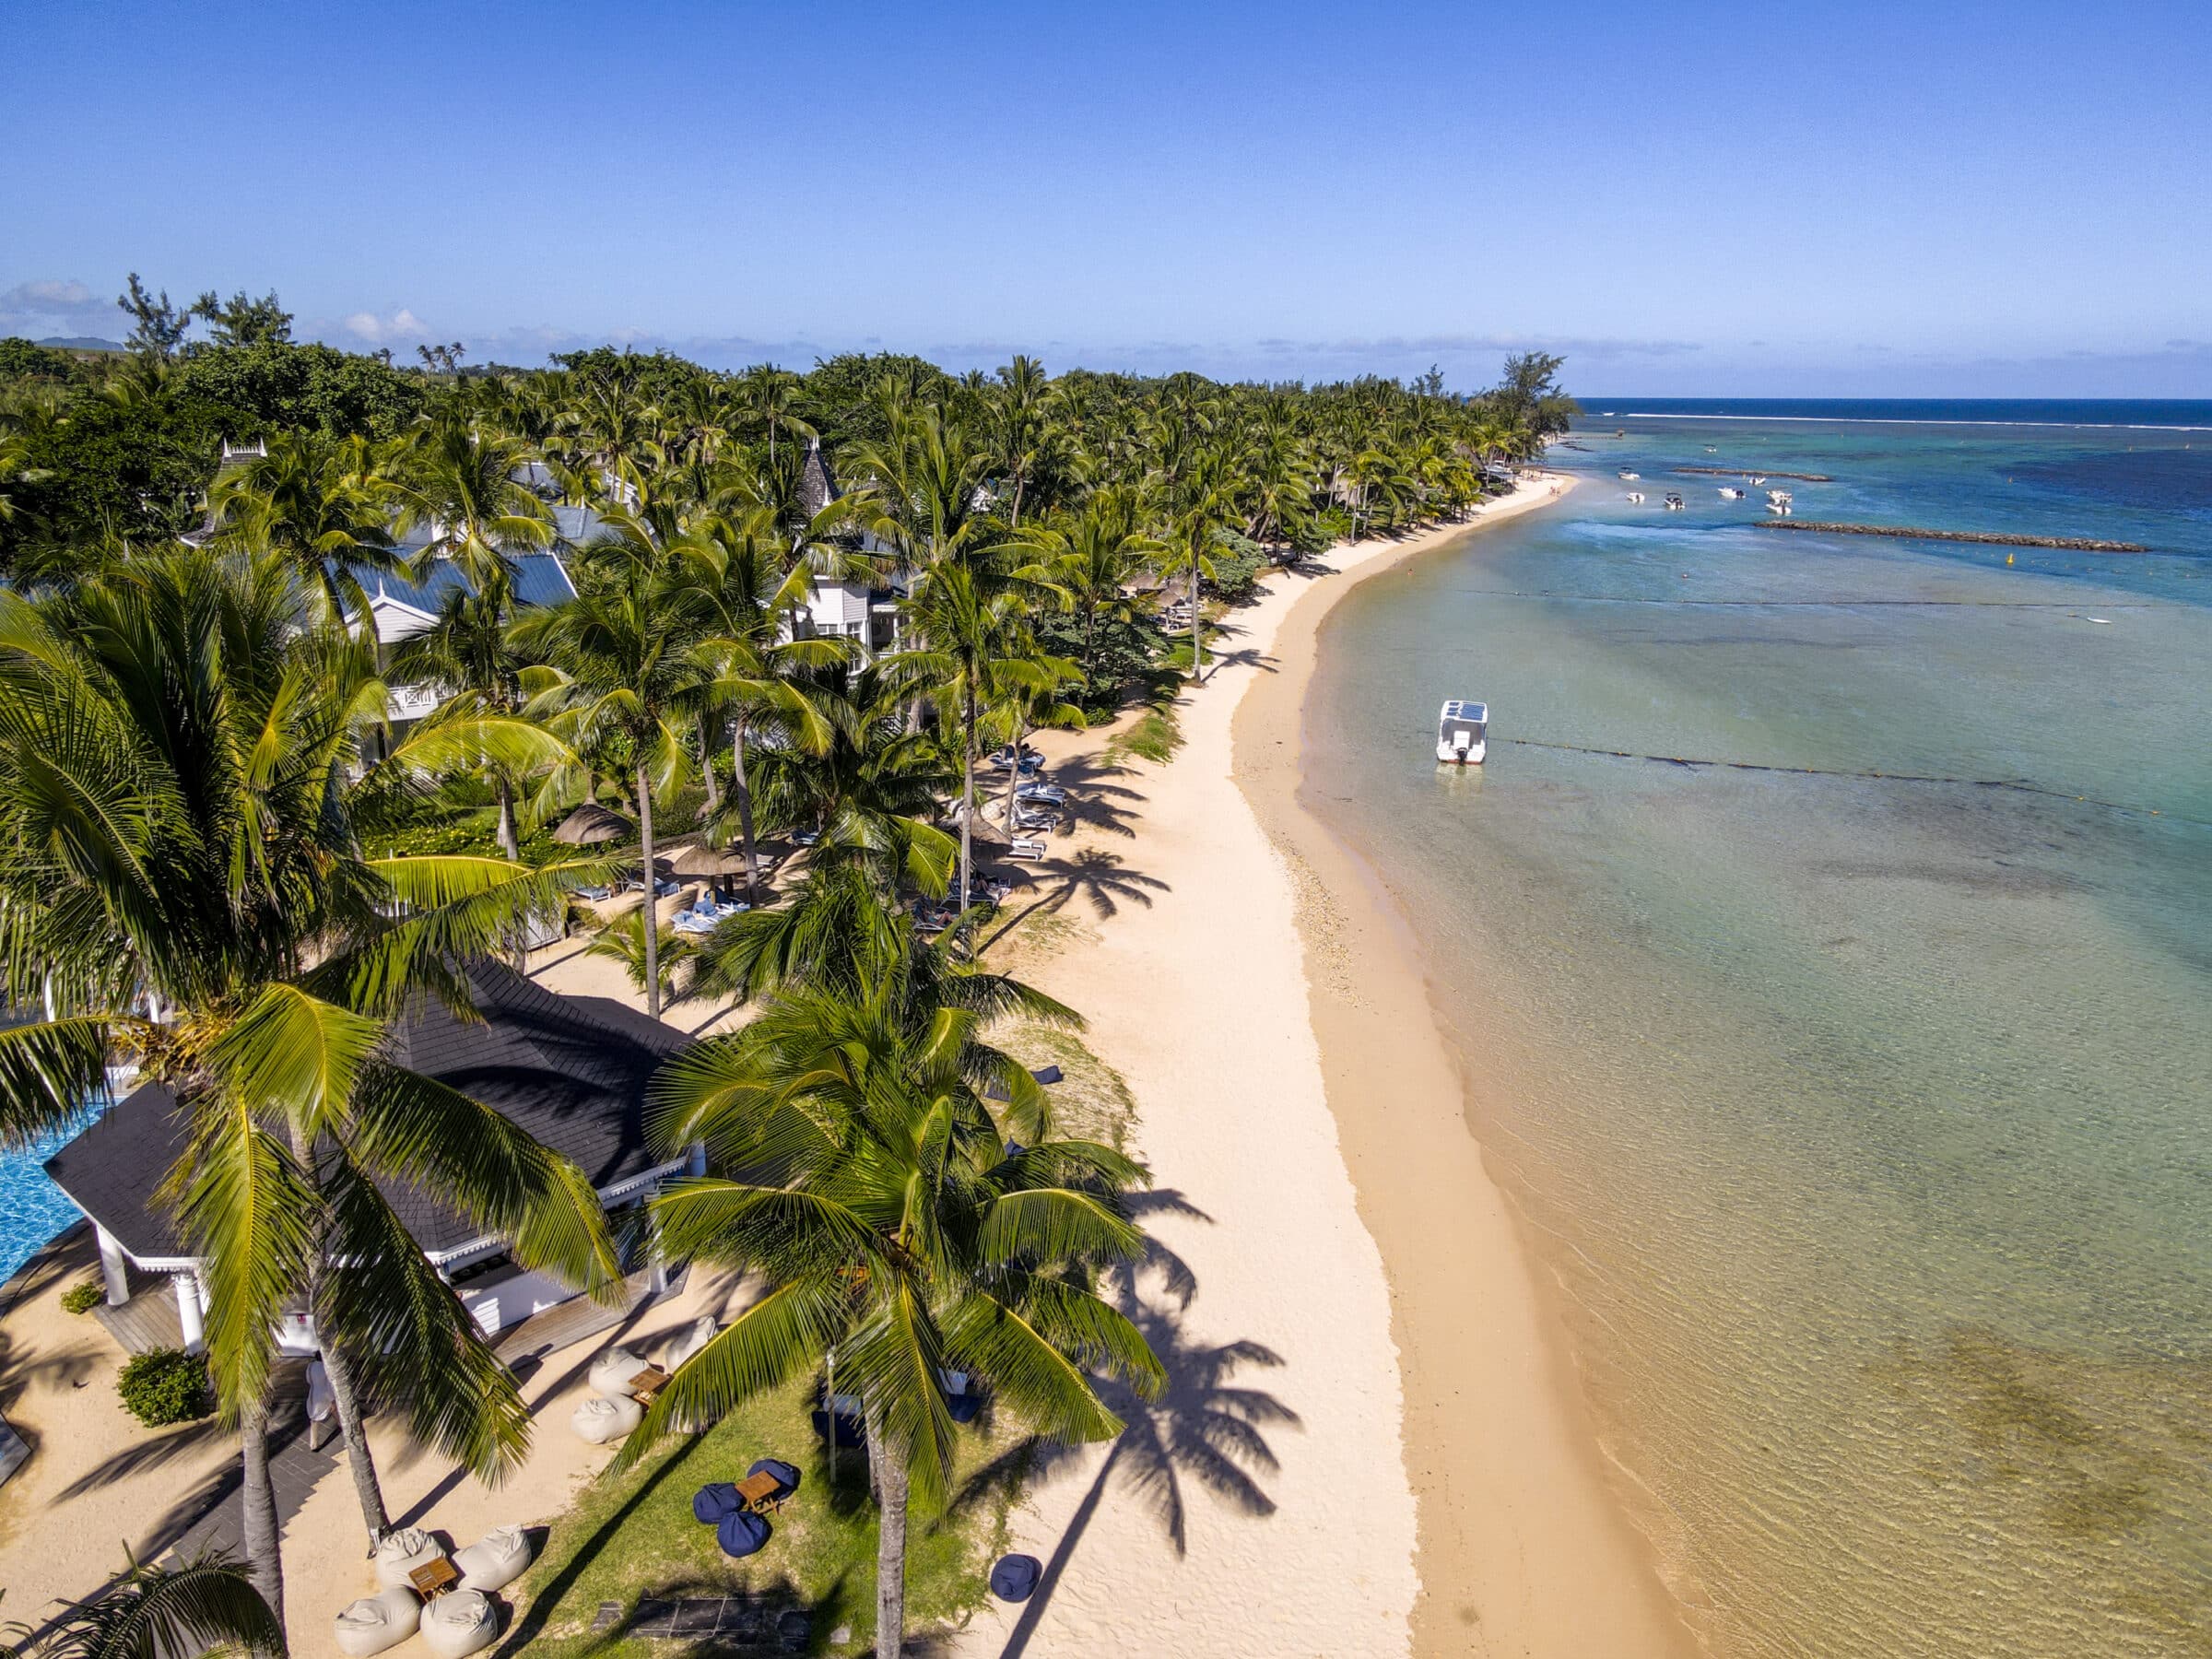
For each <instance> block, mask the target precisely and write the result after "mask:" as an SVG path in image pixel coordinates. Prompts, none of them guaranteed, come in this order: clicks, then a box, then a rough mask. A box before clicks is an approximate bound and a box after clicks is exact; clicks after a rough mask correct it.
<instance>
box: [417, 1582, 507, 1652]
mask: <svg viewBox="0 0 2212 1659" xmlns="http://www.w3.org/2000/svg"><path fill="white" fill-rule="evenodd" d="M499 1634H500V1606H499V1604H498V1603H497V1602H495V1601H493V1600H492V1599H491V1597H490V1596H488V1595H487V1594H484V1592H483V1591H481V1590H448V1591H447V1592H446V1593H445V1594H443V1595H441V1596H438V1597H437V1598H435V1599H434V1600H432V1601H431V1603H430V1604H429V1606H426V1607H425V1608H423V1610H422V1645H423V1646H425V1647H427V1648H429V1650H430V1652H431V1653H436V1654H437V1655H438V1656H439V1659H461V1655H462V1654H464V1653H475V1652H476V1651H477V1649H478V1648H488V1647H489V1646H490V1645H491V1644H492V1642H493V1641H496V1640H497V1639H498V1637H499Z"/></svg>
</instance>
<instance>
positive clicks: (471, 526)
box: [394, 418, 554, 608]
mask: <svg viewBox="0 0 2212 1659" xmlns="http://www.w3.org/2000/svg"><path fill="white" fill-rule="evenodd" d="M529 460H530V448H529V446H528V445H527V444H525V443H524V442H523V441H522V440H520V439H517V438H509V437H505V436H503V435H501V434H500V433H498V432H496V431H491V430H488V429H485V428H484V427H482V426H481V425H479V424H477V423H475V422H472V421H468V420H465V419H461V418H445V419H441V420H435V421H431V422H429V424H428V425H426V426H424V427H422V428H421V429H419V430H418V432H417V433H416V435H415V440H414V442H413V443H412V444H411V445H410V446H409V449H408V452H407V454H406V458H405V460H404V462H403V464H402V465H401V468H400V471H399V476H398V480H397V483H396V486H395V490H394V493H395V495H396V498H397V500H398V502H399V507H400V523H401V525H402V526H403V528H410V529H412V528H427V529H428V530H429V533H430V535H429V541H428V543H426V544H425V546H424V547H423V549H422V551H421V552H420V553H418V555H417V556H416V567H417V570H416V578H417V580H418V581H420V580H422V579H423V578H424V577H426V576H427V575H428V574H429V571H431V570H432V569H433V568H434V567H435V566H436V564H437V562H438V561H439V560H440V559H450V560H452V562H453V565H454V567H455V568H456V569H458V570H459V571H460V572H461V573H462V575H464V576H465V577H466V578H467V579H468V582H469V585H470V586H471V587H473V588H475V589H476V591H477V593H479V594H496V595H497V596H498V598H499V601H500V607H501V608H503V607H504V605H505V603H506V597H507V595H508V594H511V593H512V591H513V586H514V563H515V560H516V559H518V558H520V557H521V556H522V555H524V554H525V553H534V552H538V551H541V550H543V549H544V548H547V547H551V546H552V545H553V539H554V535H553V514H552V512H551V511H550V510H549V509H548V508H547V505H546V503H545V501H544V500H542V499H540V497H539V496H538V495H537V493H536V491H535V490H533V489H532V488H530V487H529V486H528V485H527V484H525V483H524V482H523V480H522V477H521V475H522V473H523V471H524V466H525V465H526V464H527V463H528V462H529Z"/></svg>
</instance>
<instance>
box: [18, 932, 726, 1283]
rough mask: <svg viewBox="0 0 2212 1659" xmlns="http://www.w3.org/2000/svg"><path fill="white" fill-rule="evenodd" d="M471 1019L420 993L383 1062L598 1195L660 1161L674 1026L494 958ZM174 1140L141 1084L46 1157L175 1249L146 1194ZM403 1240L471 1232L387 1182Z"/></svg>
mask: <svg viewBox="0 0 2212 1659" xmlns="http://www.w3.org/2000/svg"><path fill="white" fill-rule="evenodd" d="M469 982H470V986H471V988H472V991H473V993H474V999H475V1002H476V1006H477V1012H478V1013H479V1014H481V1015H482V1016H483V1019H482V1022H481V1023H477V1022H474V1021H465V1020H461V1019H457V1018H454V1017H453V1014H451V1013H450V1012H448V1011H447V1010H446V1009H445V1008H443V1007H442V1006H437V1005H435V1004H429V1003H425V1004H424V1005H422V1006H419V1007H418V1008H417V1009H416V1010H415V1011H414V1012H413V1013H411V1014H410V1015H408V1016H407V1017H406V1018H404V1019H402V1020H400V1021H398V1022H397V1023H396V1024H395V1026H394V1030H393V1032H392V1036H391V1039H390V1046H389V1049H388V1051H387V1052H388V1053H389V1054H390V1056H391V1058H392V1060H393V1062H394V1064H396V1065H403V1066H406V1067H407V1068H409V1069H410V1070H414V1071H418V1072H421V1073H423V1074H424V1075H425V1076H427V1077H434V1078H436V1079H437V1080H438V1081H439V1082H441V1083H443V1084H445V1085H447V1086H448V1087H449V1088H457V1089H459V1090H460V1091H461V1092H463V1093H464V1094H466V1095H468V1096H470V1097H471V1098H473V1099H475V1100H481V1101H482V1102H483V1103H484V1104H485V1105H487V1106H489V1107H492V1108H493V1109H494V1110H496V1111H498V1112H502V1113H504V1114H505V1115H506V1116H507V1117H508V1118H510V1119H511V1120H512V1121H513V1122H514V1123H515V1124H519V1125H520V1126H521V1127H522V1128H524V1129H525V1130H527V1131H529V1133H530V1134H532V1135H535V1136H536V1137H537V1138H538V1139H539V1140H540V1141H542V1142H543V1143H545V1145H547V1146H548V1147H552V1148H553V1149H554V1150H555V1151H557V1152H560V1153H563V1154H565V1155H566V1156H567V1157H569V1158H571V1159H574V1160H575V1162H576V1164H577V1165H578V1166H579V1167H580V1168H581V1169H582V1171H583V1172H584V1174H585V1175H586V1176H587V1177H589V1178H590V1180H591V1182H592V1184H593V1186H594V1187H595V1188H598V1189H599V1190H601V1191H605V1190H606V1189H607V1188H609V1187H612V1186H615V1185H617V1184H618V1183H619V1182H624V1181H626V1180H629V1178H631V1177H633V1176H637V1175H642V1174H644V1173H645V1172H646V1171H648V1170H651V1169H653V1168H654V1167H656V1165H657V1163H658V1162H659V1160H658V1159H654V1158H653V1155H652V1154H651V1152H649V1151H648V1150H647V1148H646V1144H645V1089H646V1085H647V1083H648V1081H649V1080H650V1079H651V1077H652V1076H653V1071H654V1069H655V1067H657V1066H658V1065H660V1063H661V1062H662V1061H663V1060H665V1059H666V1058H667V1057H668V1056H669V1055H671V1054H673V1053H677V1051H678V1050H679V1049H681V1048H683V1047H684V1046H685V1043H686V1041H688V1040H687V1039H686V1038H685V1037H684V1035H683V1033H682V1032H680V1031H677V1030H674V1029H673V1028H671V1027H668V1026H665V1025H663V1024H661V1023H660V1022H659V1021H658V1020H655V1019H653V1018H648V1017H647V1016H646V1015H643V1014H641V1013H638V1012H637V1011H636V1010H634V1009H631V1008H629V1007H626V1006H623V1005H622V1004H620V1003H618V1002H615V1001H612V1000H611V999H609V998H606V997H596V996H560V995H557V994H554V993H553V992H550V991H547V989H545V987H544V986H542V985H539V984H537V983H535V982H533V981H530V980H527V979H524V978H523V977H522V976H521V975H519V974H517V973H515V972H513V971H512V970H510V969H507V968H504V967H501V966H500V965H499V964H498V963H496V962H480V963H477V964H474V965H472V966H471V968H470V970H469ZM183 1147H184V1137H183V1125H182V1124H181V1123H180V1122H179V1121H178V1119H177V1116H176V1098H175V1097H174V1096H173V1095H172V1094H171V1093H170V1091H169V1090H168V1089H167V1088H163V1087H162V1086H161V1085H159V1084H148V1085H147V1087H145V1088H141V1089H139V1090H138V1091H137V1092H136V1093H135V1094H133V1095H132V1096H131V1097H130V1098H129V1099H127V1100H124V1101H123V1103H122V1104H120V1105H118V1106H117V1107H115V1108H114V1109H113V1110H112V1111H111V1112H108V1113H106V1114H105V1115H104V1116H102V1117H101V1118H100V1121H99V1122H98V1123H96V1124H93V1125H92V1126H91V1127H90V1128H89V1129H87V1130H86V1131H85V1132H84V1133H83V1134H82V1135H78V1136H77V1137H76V1139H75V1140H73V1141H71V1142H70V1143H69V1144H68V1145H67V1146H66V1147H63V1148H62V1149H61V1150H60V1151H59V1152H57V1153H55V1154H54V1155H53V1157H52V1158H51V1159H47V1161H46V1171H47V1173H48V1174H50V1175H52V1176H53V1180H54V1182H55V1184H56V1185H58V1186H59V1187H61V1188H62V1190H63V1191H64V1192H65V1193H67V1194H69V1196H70V1197H71V1198H72V1199H74V1200H75V1201H76V1205H77V1206H78V1207H79V1208H80V1209H82V1210H84V1211H85V1212H86V1213H87V1214H88V1215H89V1216H91V1218H93V1219H94V1220H96V1221H98V1222H99V1223H100V1225H101V1226H102V1227H104V1228H106V1229H107V1230H109V1231H110V1232H111V1233H113V1234H114V1235H115V1236H116V1237H117V1238H118V1239H120V1240H122V1241H123V1243H124V1247H125V1248H126V1249H127V1250H129V1251H130V1253H132V1254H133V1255H135V1256H138V1257H141V1258H144V1257H149V1256H177V1255H182V1254H186V1253H188V1252H187V1250H186V1248H185V1246H184V1245H183V1243H182V1241H181V1240H180V1239H179V1237H178V1234H177V1231H176V1228H175V1225H174V1223H173V1222H171V1219H170V1218H169V1216H168V1215H167V1214H166V1213H165V1212H164V1210H163V1208H162V1206H160V1205H159V1204H158V1203H156V1202H155V1199H154V1194H155V1193H156V1191H157V1190H158V1189H159V1186H160V1184H161V1182H162V1181H163V1180H164V1178H166V1176H167V1175H168V1173H169V1171H170V1170H171V1168H172V1167H173V1166H174V1165H175V1163H176V1161H177V1159H178V1158H179V1157H180V1156H181V1155H182V1151H183ZM383 1192H384V1195H385V1197H386V1198H387V1199H388V1200H390V1202H391V1204H392V1207H393V1209H394V1211H395V1212H396V1213H397V1214H398V1216H399V1218H401V1220H403V1221H404V1222H406V1227H407V1230H408V1231H409V1232H411V1233H413V1234H414V1235H415V1239H416V1241H417V1242H418V1243H419V1244H421V1245H422V1246H423V1248H424V1249H426V1250H429V1251H432V1252H438V1251H447V1250H453V1249H455V1248H457V1247H458V1246H460V1245H463V1244H465V1243H467V1242H469V1241H471V1240H473V1239H475V1238H477V1236H479V1235H478V1233H477V1229H476V1227H475V1226H474V1225H473V1224H472V1223H470V1222H468V1221H466V1220H465V1219H464V1218H461V1217H460V1216H457V1215H455V1214H453V1212H452V1211H451V1210H448V1209H446V1208H445V1207H444V1206H441V1205H439V1204H437V1203H435V1202H433V1201H432V1200H431V1199H430V1198H429V1197H428V1196H427V1195H426V1194H422V1193H421V1192H419V1191H417V1190H416V1189H414V1188H412V1187H408V1186H404V1185H399V1184H395V1183H393V1184H386V1185H385V1186H384V1187H383Z"/></svg>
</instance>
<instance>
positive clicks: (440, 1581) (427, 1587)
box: [407, 1556, 461, 1601]
mask: <svg viewBox="0 0 2212 1659" xmlns="http://www.w3.org/2000/svg"><path fill="white" fill-rule="evenodd" d="M460 1582H461V1575H460V1573H458V1572H457V1571H454V1570H453V1560H452V1558H450V1557H447V1556H440V1557H439V1558H438V1559H436V1560H434V1561H426V1562H425V1563H423V1565H421V1566H420V1567H418V1568H416V1569H415V1571H412V1572H410V1573H408V1574H407V1583H410V1584H412V1585H414V1586H415V1590H416V1594H418V1595H420V1596H421V1597H422V1598H423V1600H425V1601H428V1600H429V1599H430V1598H431V1597H432V1596H434V1595H443V1594H445V1593H446V1592H447V1591H448V1590H451V1589H452V1588H453V1586H454V1585H455V1584H457V1583H460Z"/></svg>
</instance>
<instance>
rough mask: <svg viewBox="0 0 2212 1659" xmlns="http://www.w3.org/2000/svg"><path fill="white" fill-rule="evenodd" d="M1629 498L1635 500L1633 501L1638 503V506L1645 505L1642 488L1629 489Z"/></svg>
mask: <svg viewBox="0 0 2212 1659" xmlns="http://www.w3.org/2000/svg"><path fill="white" fill-rule="evenodd" d="M1629 500H1631V501H1633V502H1635V503H1636V505H1637V506H1639V507H1641V506H1642V505H1643V491H1642V490H1641V489H1631V490H1630V491H1629Z"/></svg>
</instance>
